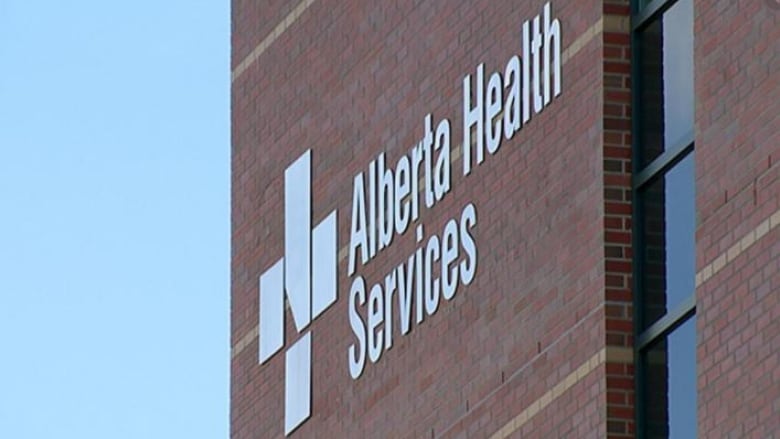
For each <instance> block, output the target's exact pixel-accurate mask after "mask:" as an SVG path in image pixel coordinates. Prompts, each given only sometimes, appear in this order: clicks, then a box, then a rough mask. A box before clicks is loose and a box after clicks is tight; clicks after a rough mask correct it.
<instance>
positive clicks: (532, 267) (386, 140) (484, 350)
mask: <svg viewBox="0 0 780 439" xmlns="http://www.w3.org/2000/svg"><path fill="white" fill-rule="evenodd" d="M278 3H279V5H276V6H275V5H273V4H271V5H269V6H268V7H263V8H259V7H257V5H256V2H248V1H238V0H234V1H233V63H232V64H233V69H234V76H235V79H234V82H233V84H232V86H233V100H232V111H233V116H232V118H233V127H232V169H233V174H232V175H233V176H232V185H233V186H232V191H233V202H232V212H231V214H232V227H233V234H232V293H231V295H232V296H231V297H232V308H231V310H232V311H231V346H232V347H233V352H234V355H233V358H232V363H231V437H232V438H234V439H243V438H259V437H279V436H282V435H283V425H284V422H283V406H284V389H283V386H284V355H283V353H281V352H280V353H278V354H277V355H275V356H274V357H272V359H271V360H270V361H268V362H267V363H266V364H264V365H262V366H260V365H259V364H258V361H257V356H258V355H257V338H256V337H254V338H253V337H252V335H251V334H252V331H253V330H256V329H255V328H256V325H257V315H258V300H257V295H258V291H257V288H258V286H257V285H258V276H259V275H260V274H261V273H262V272H263V271H264V270H266V269H267V268H268V267H269V266H270V265H271V264H272V263H274V262H275V261H276V260H278V258H280V257H281V256H283V252H284V250H283V246H284V236H283V235H284V232H283V229H284V227H283V212H284V206H283V191H284V187H283V186H284V181H283V180H284V178H283V176H284V169H285V168H286V167H287V166H289V164H290V163H292V161H293V160H294V159H295V158H297V157H298V156H299V155H300V154H301V153H302V152H304V151H305V150H306V149H308V148H311V149H312V150H313V156H312V188H313V198H314V200H313V205H312V208H313V213H312V216H313V218H312V223H313V224H316V223H318V222H319V221H320V220H322V219H323V218H324V216H325V215H326V214H327V213H328V212H330V211H331V210H333V209H338V210H339V220H338V222H339V224H338V230H339V241H338V245H339V248H343V247H344V246H345V245H346V244H347V243H348V239H349V226H350V220H351V207H352V204H351V203H352V181H353V178H354V176H355V175H356V174H357V173H358V172H361V171H366V170H367V166H368V163H369V162H370V161H371V160H372V159H374V158H375V157H376V156H377V155H378V153H379V152H380V151H385V152H386V154H387V160H388V163H395V162H396V161H397V159H398V158H399V157H400V156H401V155H402V154H405V153H406V152H407V151H408V150H409V149H410V148H411V147H412V145H414V144H415V143H416V142H417V141H418V140H419V139H420V138H421V136H422V131H423V118H424V116H425V115H426V114H428V113H433V115H434V120H439V119H441V118H445V117H447V118H449V119H450V120H451V123H452V139H453V148H455V147H456V145H459V143H460V140H461V139H462V138H463V133H462V101H463V91H462V83H463V77H464V76H465V75H466V74H472V75H473V74H474V73H475V69H476V66H477V64H479V63H481V62H484V63H486V71H487V72H492V71H494V70H500V71H503V69H504V66H505V65H506V62H507V60H508V59H509V58H510V57H511V56H513V55H516V54H521V50H522V47H521V39H520V28H521V25H522V23H523V21H524V20H528V19H532V18H533V17H534V16H536V15H537V14H540V13H541V11H542V6H543V4H544V2H542V1H531V2H522V3H520V2H513V1H509V0H501V1H487V0H485V1H478V2H462V3H457V4H455V3H453V2H443V1H424V2H421V1H400V2H357V1H335V0H315V1H313V2H311V6H309V7H308V8H306V9H305V10H304V11H303V12H302V13H301V14H300V16H299V17H298V18H297V19H296V20H295V21H294V22H292V24H290V26H289V27H288V28H287V29H286V30H285V31H284V32H282V33H279V34H278V35H277V36H276V38H275V39H273V42H272V43H270V44H269V45H268V46H267V48H266V49H265V50H264V51H262V53H260V54H259V55H257V59H256V60H255V61H254V62H252V63H250V64H246V63H244V64H243V65H242V61H243V60H244V59H245V57H246V56H247V55H249V54H250V53H252V52H253V50H254V48H255V47H257V45H258V44H260V43H261V42H262V41H264V39H267V35H269V33H273V32H274V29H275V28H277V25H278V23H279V22H280V21H283V20H284V17H286V16H288V15H289V14H290V12H291V11H293V10H294V9H295V6H293V5H292V4H291V3H296V2H278ZM553 10H554V15H555V16H556V17H558V18H559V19H560V20H561V25H562V39H563V41H562V49H563V50H564V53H565V54H566V55H565V62H564V64H563V75H562V76H563V83H562V90H563V93H562V94H561V96H560V97H558V98H556V99H555V100H554V101H553V103H552V104H551V105H550V106H549V107H547V108H546V109H545V110H544V111H543V112H542V113H541V114H539V115H534V116H533V118H532V120H531V122H530V123H529V124H528V125H526V126H524V127H523V129H522V130H520V131H519V132H518V133H517V134H516V135H515V136H514V138H513V139H512V140H511V141H506V140H504V141H503V142H502V146H501V149H500V150H499V151H498V152H497V154H496V155H495V156H489V155H488V157H487V159H486V161H485V162H484V163H483V164H482V165H480V166H478V167H476V168H474V169H473V170H472V173H471V175H470V176H468V177H463V175H462V171H461V169H462V158H459V159H456V160H455V161H454V163H453V167H452V171H453V175H452V191H451V192H450V193H448V194H447V195H446V197H445V198H444V199H443V200H442V201H441V202H440V203H437V204H436V205H435V206H434V207H433V208H432V209H422V211H421V216H420V219H419V221H418V223H420V224H423V225H424V227H425V233H426V237H427V236H430V234H432V233H441V230H442V229H443V226H444V223H445V222H446V221H447V220H449V219H450V218H453V217H457V216H459V214H460V211H461V209H462V208H463V206H464V205H466V204H467V203H469V202H473V203H474V204H475V206H476V209H477V216H478V223H477V226H476V227H475V229H474V238H475V240H476V242H477V246H478V249H479V265H478V268H477V274H476V278H475V281H474V283H473V284H471V285H469V286H460V287H459V289H458V293H457V296H456V297H455V298H454V299H453V300H452V301H451V302H446V301H444V302H442V303H441V305H440V309H439V311H438V312H437V313H436V314H434V315H432V316H429V317H427V318H426V320H425V322H424V323H422V324H421V325H419V326H414V327H413V330H412V332H411V333H410V334H408V335H406V336H400V335H398V333H396V334H395V336H394V344H393V347H392V349H390V350H389V351H386V352H384V353H383V355H382V358H381V359H380V361H379V362H378V363H376V364H372V363H367V365H366V368H365V372H364V373H363V375H362V376H361V377H360V378H359V379H358V380H352V379H351V378H350V376H349V372H348V364H347V347H348V346H349V345H350V344H351V343H352V342H353V335H352V332H351V330H350V327H349V323H348V319H347V309H348V301H347V297H348V291H349V287H350V285H351V281H352V278H348V277H347V276H346V260H344V259H342V260H340V263H339V267H338V275H339V300H338V302H337V303H336V304H335V306H334V307H332V308H331V309H329V310H328V311H326V312H325V313H324V314H323V315H322V316H321V317H319V318H318V319H317V320H315V321H314V322H313V323H312V325H311V328H312V334H313V342H312V345H313V366H312V373H313V383H312V386H313V405H312V417H311V418H310V419H309V420H308V421H307V422H305V423H304V424H303V425H302V426H301V427H300V429H299V430H296V433H295V434H294V436H293V437H296V436H298V437H309V436H312V435H314V434H315V433H316V434H317V436H318V437H414V438H417V437H453V438H455V437H489V436H490V435H492V434H494V433H500V434H502V435H503V434H504V433H505V434H506V435H509V436H511V437H540V438H541V437H603V436H606V434H607V430H608V429H609V431H610V433H611V434H612V436H614V437H625V436H630V435H631V434H632V432H633V421H632V417H633V409H632V407H633V392H632V391H631V389H630V385H631V383H632V379H633V378H632V375H633V367H632V365H631V364H630V363H631V362H630V355H629V356H628V360H626V355H625V352H629V353H630V352H631V343H632V340H631V332H632V328H631V322H630V319H629V318H630V316H631V305H630V303H631V294H630V289H629V286H630V285H631V282H630V270H631V268H630V263H629V261H630V257H631V249H630V234H629V232H630V218H629V216H630V203H629V200H630V190H629V188H630V176H629V170H630V154H629V153H630V147H629V145H630V136H629V131H630V124H629V122H628V120H629V119H628V118H629V116H630V107H629V99H628V96H629V87H630V81H629V80H628V73H629V70H628V67H627V62H628V59H629V52H628V50H629V48H628V39H627V28H626V27H625V23H623V25H622V27H621V25H620V22H619V18H620V17H624V18H625V16H626V14H627V13H628V10H627V8H626V2H625V1H607V2H597V1H592V0H589V1H586V2H576V3H575V2H566V1H562V0H559V1H557V2H553ZM604 14H607V15H609V16H613V17H618V22H616V21H615V20H613V19H609V20H607V19H605V18H604V17H603V15H604ZM615 23H618V24H617V25H616V24H615ZM602 28H604V29H607V30H606V31H605V32H601V29H602ZM239 67H240V70H241V73H240V74H238V75H236V72H237V70H236V69H237V68H239ZM605 84H608V85H607V87H605ZM415 248H417V244H416V242H415V239H414V230H413V227H410V228H409V230H408V231H407V232H406V233H405V234H404V235H402V236H400V237H399V236H396V237H395V238H394V240H393V244H392V246H391V247H389V248H388V249H386V250H384V251H383V252H382V253H380V254H379V255H378V256H377V257H376V258H375V259H374V260H372V261H371V262H370V263H369V264H368V265H367V266H366V267H360V268H359V269H358V270H359V273H360V274H362V275H363V276H364V277H365V279H366V282H367V283H368V284H369V285H371V284H373V283H375V282H379V281H380V280H381V279H383V278H384V276H385V275H386V274H387V273H388V272H389V271H390V270H391V268H392V267H394V266H397V265H398V264H400V263H401V262H403V261H404V260H405V259H406V258H407V257H408V255H409V254H410V253H411V252H412V251H413V250H414V249H415ZM605 255H606V257H605ZM395 318H397V316H395V315H394V319H395ZM247 334H249V335H247ZM296 339H297V334H296V332H295V330H294V328H293V325H292V321H291V318H290V315H289V314H288V317H287V337H286V340H287V343H286V345H287V346H289V345H290V344H291V343H292V342H293V341H295V340H296ZM607 346H609V347H610V348H613V347H616V348H622V349H623V350H618V351H613V350H606V347H607ZM613 352H619V353H620V354H622V355H613ZM607 387H609V391H608V389H607ZM608 420H609V422H608Z"/></svg>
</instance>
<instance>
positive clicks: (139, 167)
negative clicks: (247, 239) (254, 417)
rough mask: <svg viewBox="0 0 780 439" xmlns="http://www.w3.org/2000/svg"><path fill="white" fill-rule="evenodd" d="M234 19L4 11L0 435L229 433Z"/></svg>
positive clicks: (188, 4)
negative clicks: (231, 53)
mask: <svg viewBox="0 0 780 439" xmlns="http://www.w3.org/2000/svg"><path fill="white" fill-rule="evenodd" d="M229 27H230V17H229V2H228V1H213V0H210V1H205V0H188V1H183V0H175V1H174V0H168V1H140V0H137V1H133V2H106V1H87V0H82V1H75V2H37V1H31V0H2V1H0V438H14V439H24V438H55V437H56V438H79V439H89V438H101V439H105V438H112V439H117V438H118V439H122V438H133V439H138V438H178V437H181V438H219V437H227V433H228V361H229V347H228V345H229V342H228V328H229V326H228V325H229V324H228V316H229V314H228V304H229V283H230V282H229V200H230V193H229V188H230V181H229V157H230V147H229V85H230V84H229V82H230V79H229V32H230V29H229Z"/></svg>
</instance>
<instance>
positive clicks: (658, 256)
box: [640, 153, 696, 328]
mask: <svg viewBox="0 0 780 439" xmlns="http://www.w3.org/2000/svg"><path fill="white" fill-rule="evenodd" d="M693 165H694V153H690V154H688V156H686V157H685V158H684V159H682V161H680V163H678V164H677V165H675V166H674V167H673V168H672V169H670V170H669V171H668V172H667V173H666V174H665V175H664V176H662V177H660V178H658V179H657V180H655V181H653V182H652V183H650V184H649V185H647V186H646V187H645V188H644V189H643V190H642V191H641V193H640V195H641V201H642V209H643V211H642V213H643V222H644V223H643V232H644V233H643V240H644V250H645V251H644V260H643V263H644V266H643V289H642V291H643V294H642V305H643V306H642V309H643V321H644V325H643V327H644V328H646V327H648V326H650V325H651V324H653V323H654V322H655V321H656V320H658V319H659V318H660V317H662V316H663V315H664V314H666V313H667V311H670V310H672V309H674V308H675V307H676V306H678V305H680V303H681V302H682V301H683V300H685V299H686V298H688V297H690V296H691V295H692V294H693V291H694V279H695V275H696V271H695V270H696V265H695V263H696V253H695V230H696V219H695V217H696V200H695V194H694V166H693Z"/></svg>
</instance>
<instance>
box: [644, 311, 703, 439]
mask: <svg viewBox="0 0 780 439" xmlns="http://www.w3.org/2000/svg"><path fill="white" fill-rule="evenodd" d="M642 361H643V363H644V367H645V369H644V370H645V380H644V382H645V400H646V404H645V426H646V432H647V437H648V438H651V439H656V438H671V439H677V438H680V439H690V438H695V437H696V317H695V316H694V317H691V318H690V319H688V320H687V321H686V322H685V323H683V324H682V325H681V326H680V327H678V328H677V329H675V330H674V331H673V332H671V333H670V334H669V335H668V336H667V337H666V338H664V339H661V340H660V341H659V342H658V343H656V344H655V345H653V346H652V347H651V348H650V349H648V350H647V351H646V352H645V353H644V354H643V355H642Z"/></svg>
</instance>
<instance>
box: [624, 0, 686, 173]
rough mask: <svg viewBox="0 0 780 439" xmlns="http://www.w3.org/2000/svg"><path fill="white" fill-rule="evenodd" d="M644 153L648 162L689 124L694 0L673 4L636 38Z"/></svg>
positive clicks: (675, 142)
mask: <svg viewBox="0 0 780 439" xmlns="http://www.w3.org/2000/svg"><path fill="white" fill-rule="evenodd" d="M637 37H638V38H637V46H638V47H637V50H638V51H639V53H640V55H641V58H640V59H641V61H640V66H641V71H642V81H641V89H640V90H639V93H640V99H641V102H642V106H641V111H640V112H639V114H640V125H641V133H642V135H641V138H640V142H641V146H642V156H641V163H640V165H642V166H644V165H647V164H649V163H650V162H652V161H653V160H654V159H655V158H657V157H658V156H659V155H660V154H661V153H662V152H664V151H665V150H666V149H667V148H671V147H674V146H677V145H679V144H680V142H681V141H683V140H684V139H685V138H686V137H687V135H688V133H689V132H690V131H691V130H692V128H693V116H694V103H693V100H694V89H693V2H692V0H684V1H679V2H677V3H675V5H674V6H672V7H671V8H670V9H669V10H668V11H666V12H665V13H664V15H663V16H662V18H661V19H659V20H656V21H654V22H653V23H650V24H649V25H647V26H646V27H645V28H644V29H642V30H641V31H640V32H639V34H638V36H637Z"/></svg>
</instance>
